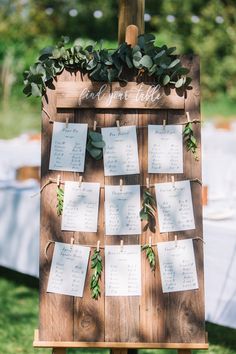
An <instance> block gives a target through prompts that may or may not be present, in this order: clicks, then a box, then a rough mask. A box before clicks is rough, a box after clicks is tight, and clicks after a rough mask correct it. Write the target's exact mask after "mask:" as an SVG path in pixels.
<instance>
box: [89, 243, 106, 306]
mask: <svg viewBox="0 0 236 354" xmlns="http://www.w3.org/2000/svg"><path fill="white" fill-rule="evenodd" d="M91 260H92V264H91V268H92V269H93V275H92V278H91V281H90V290H91V295H92V298H93V299H95V300H97V299H98V298H99V296H101V290H100V284H99V282H100V280H101V275H102V269H103V267H102V257H101V254H100V250H97V249H96V250H94V253H93V256H92V259H91Z"/></svg>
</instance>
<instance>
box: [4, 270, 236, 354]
mask: <svg viewBox="0 0 236 354" xmlns="http://www.w3.org/2000/svg"><path fill="white" fill-rule="evenodd" d="M0 273H1V274H2V276H1V277H0V309H1V310H0V347H1V353H4V354H49V353H51V350H50V349H33V348H32V340H33V332H34V329H35V328H37V327H38V280H37V279H35V278H32V277H29V276H24V275H22V274H19V273H16V272H13V271H9V270H6V269H5V268H0ZM207 330H208V333H209V341H210V349H209V351H208V353H209V354H236V330H233V329H229V328H226V327H221V326H217V325H214V324H211V323H207ZM75 353H77V354H82V353H87V354H92V353H103V354H108V350H92V349H86V350H85V349H83V350H82V349H81V350H78V349H77V350H68V354H75ZM174 353H175V354H176V351H174V350H140V351H139V354H174ZM194 353H196V354H203V353H207V352H205V351H201V350H196V351H194Z"/></svg>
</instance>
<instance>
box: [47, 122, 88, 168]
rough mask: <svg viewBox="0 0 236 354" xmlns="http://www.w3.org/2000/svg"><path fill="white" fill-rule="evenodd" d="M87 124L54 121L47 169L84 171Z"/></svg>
mask: <svg viewBox="0 0 236 354" xmlns="http://www.w3.org/2000/svg"><path fill="white" fill-rule="evenodd" d="M87 131H88V124H75V123H68V127H66V123H60V122H54V124H53V133H52V144H51V153H50V161H49V170H57V171H72V172H84V161H85V149H86V140H87Z"/></svg>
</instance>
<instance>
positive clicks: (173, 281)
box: [157, 239, 198, 293]
mask: <svg viewBox="0 0 236 354" xmlns="http://www.w3.org/2000/svg"><path fill="white" fill-rule="evenodd" d="M157 249H158V258H159V263H160V271H161V283H162V290H163V293H169V292H173V291H185V290H193V289H198V279H197V271H196V263H195V256H194V250H193V241H192V240H191V239H188V240H179V241H170V242H159V243H158V244H157Z"/></svg>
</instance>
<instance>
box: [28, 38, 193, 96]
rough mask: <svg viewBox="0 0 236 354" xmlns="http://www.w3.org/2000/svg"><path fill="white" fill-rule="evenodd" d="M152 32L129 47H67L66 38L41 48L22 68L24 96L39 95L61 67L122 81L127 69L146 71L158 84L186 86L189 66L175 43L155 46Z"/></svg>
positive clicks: (98, 78)
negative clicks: (35, 57) (182, 62)
mask: <svg viewBox="0 0 236 354" xmlns="http://www.w3.org/2000/svg"><path fill="white" fill-rule="evenodd" d="M154 42H155V36H154V35H153V34H143V35H140V36H139V37H138V43H137V45H136V46H135V47H133V48H131V46H130V45H128V44H127V43H122V44H120V46H119V47H118V48H117V49H105V48H102V46H100V47H99V48H98V49H96V45H88V46H86V47H82V46H80V45H74V46H72V47H69V48H67V47H66V43H67V38H66V37H62V40H61V41H60V42H59V43H58V45H57V46H55V47H53V46H50V47H47V48H44V49H43V50H42V51H41V53H40V56H39V58H38V60H37V61H36V63H35V64H33V65H32V66H30V68H29V70H27V71H25V72H24V90H23V92H24V93H25V95H26V96H31V95H32V96H42V95H44V94H45V92H46V88H47V87H50V88H53V86H52V80H53V78H54V77H55V76H56V75H58V74H60V73H61V72H62V71H63V69H67V70H71V71H77V70H80V71H81V72H83V73H87V74H88V75H89V77H90V79H91V80H95V81H105V82H112V81H116V80H120V81H126V80H125V72H127V69H130V70H134V73H135V74H136V75H137V76H139V75H140V74H143V73H147V74H148V76H152V77H153V78H154V79H155V81H156V82H157V83H158V84H160V85H161V86H167V85H171V86H173V87H175V88H177V89H178V88H181V87H187V86H189V84H190V82H191V78H190V77H187V76H186V75H187V74H188V72H189V70H188V69H187V68H185V67H183V66H182V65H181V62H180V59H178V58H177V57H176V55H174V54H173V53H174V52H175V50H176V47H170V48H168V47H167V46H166V45H162V46H161V47H158V46H155V44H154Z"/></svg>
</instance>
